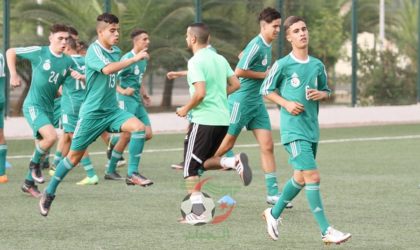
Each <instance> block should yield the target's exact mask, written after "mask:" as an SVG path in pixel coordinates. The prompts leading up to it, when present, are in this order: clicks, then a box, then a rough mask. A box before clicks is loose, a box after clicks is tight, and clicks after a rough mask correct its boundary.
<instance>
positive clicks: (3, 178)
mask: <svg viewBox="0 0 420 250" xmlns="http://www.w3.org/2000/svg"><path fill="white" fill-rule="evenodd" d="M8 181H9V179H8V178H7V175H1V176H0V183H7V182H8Z"/></svg>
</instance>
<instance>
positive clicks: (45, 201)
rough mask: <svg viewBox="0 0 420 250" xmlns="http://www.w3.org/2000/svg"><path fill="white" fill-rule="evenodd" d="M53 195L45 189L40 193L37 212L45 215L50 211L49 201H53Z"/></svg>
mask: <svg viewBox="0 0 420 250" xmlns="http://www.w3.org/2000/svg"><path fill="white" fill-rule="evenodd" d="M54 198H55V195H51V194H48V193H47V192H46V191H44V192H43V193H42V196H41V199H40V200H39V212H40V213H41V215H42V216H47V215H48V212H49V211H50V207H51V203H52V202H53V201H54Z"/></svg>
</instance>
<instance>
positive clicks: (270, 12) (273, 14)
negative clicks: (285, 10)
mask: <svg viewBox="0 0 420 250" xmlns="http://www.w3.org/2000/svg"><path fill="white" fill-rule="evenodd" d="M280 18H281V14H280V12H278V11H277V10H276V9H274V8H271V7H267V8H265V9H263V10H262V11H261V13H260V15H259V16H258V22H261V21H265V22H267V23H271V22H272V21H274V20H277V19H280Z"/></svg>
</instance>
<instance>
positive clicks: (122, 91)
mask: <svg viewBox="0 0 420 250" xmlns="http://www.w3.org/2000/svg"><path fill="white" fill-rule="evenodd" d="M117 92H118V93H120V94H121V95H134V89H133V88H130V87H128V88H123V87H121V86H120V85H119V84H117Z"/></svg>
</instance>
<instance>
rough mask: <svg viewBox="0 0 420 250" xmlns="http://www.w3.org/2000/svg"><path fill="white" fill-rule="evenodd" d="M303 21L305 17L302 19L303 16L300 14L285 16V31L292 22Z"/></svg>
mask: <svg viewBox="0 0 420 250" xmlns="http://www.w3.org/2000/svg"><path fill="white" fill-rule="evenodd" d="M300 21H302V22H304V23H306V22H305V19H303V17H300V16H289V17H288V18H286V20H285V21H284V30H285V32H287V30H288V29H289V28H290V26H292V25H293V24H295V23H297V22H300Z"/></svg>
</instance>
